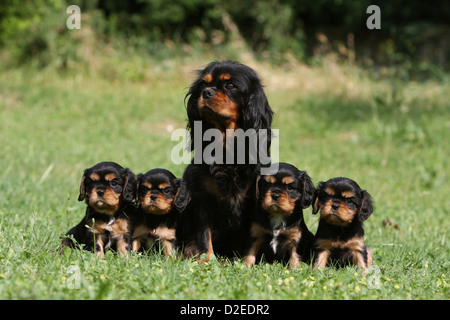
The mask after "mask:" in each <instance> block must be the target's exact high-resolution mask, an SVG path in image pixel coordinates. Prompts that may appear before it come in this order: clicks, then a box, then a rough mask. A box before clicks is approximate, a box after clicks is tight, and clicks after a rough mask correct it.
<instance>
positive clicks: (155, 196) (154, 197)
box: [150, 194, 158, 201]
mask: <svg viewBox="0 0 450 320" xmlns="http://www.w3.org/2000/svg"><path fill="white" fill-rule="evenodd" d="M150 199H151V200H153V201H155V200H156V199H158V196H157V195H156V194H152V195H150Z"/></svg>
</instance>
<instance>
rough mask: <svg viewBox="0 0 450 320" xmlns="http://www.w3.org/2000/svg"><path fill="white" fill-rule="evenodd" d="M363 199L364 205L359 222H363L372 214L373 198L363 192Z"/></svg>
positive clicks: (361, 208)
mask: <svg viewBox="0 0 450 320" xmlns="http://www.w3.org/2000/svg"><path fill="white" fill-rule="evenodd" d="M361 197H362V203H361V207H360V208H359V214H358V219H359V221H361V222H363V221H364V220H366V219H367V218H368V217H369V216H370V215H371V214H372V212H373V205H372V197H371V196H370V194H369V193H368V192H367V191H366V190H362V191H361Z"/></svg>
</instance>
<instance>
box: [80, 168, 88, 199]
mask: <svg viewBox="0 0 450 320" xmlns="http://www.w3.org/2000/svg"><path fill="white" fill-rule="evenodd" d="M86 172H87V170H84V173H83V177H81V182H80V194H79V195H78V201H83V200H84V198H85V197H86V186H85V184H84V180H85V179H86Z"/></svg>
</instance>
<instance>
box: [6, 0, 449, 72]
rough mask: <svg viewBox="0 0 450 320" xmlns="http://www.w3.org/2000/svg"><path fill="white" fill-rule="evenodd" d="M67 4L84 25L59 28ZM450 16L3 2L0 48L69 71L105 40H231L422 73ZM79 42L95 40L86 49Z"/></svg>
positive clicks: (130, 1) (440, 49)
mask: <svg viewBox="0 0 450 320" xmlns="http://www.w3.org/2000/svg"><path fill="white" fill-rule="evenodd" d="M71 4H76V5H78V6H79V7H80V8H81V13H82V29H83V27H84V28H85V29H87V28H88V29H89V30H83V31H82V32H78V33H77V32H72V31H71V30H68V29H67V28H66V20H67V18H68V17H69V14H67V13H66V8H67V6H69V5H71ZM371 4H376V5H378V6H379V7H380V9H381V26H382V29H381V30H368V29H367V27H366V20H367V18H368V17H369V14H367V13H366V9H367V7H368V6H369V5H371ZM449 21H450V3H449V2H446V1H431V2H430V1H427V2H424V1H407V0H390V1H382V0H359V1H344V0H302V1H297V0H267V1H258V0H247V1H242V0H228V1H220V0H127V1H110V0H70V1H69V0H67V1H58V0H3V1H2V2H1V3H0V45H1V46H2V47H3V49H4V50H3V51H2V55H3V56H5V55H6V57H7V58H10V59H11V61H13V62H14V63H17V64H22V63H24V62H28V61H30V62H32V63H36V64H38V65H43V66H45V65H48V64H49V63H52V64H56V65H57V66H58V67H61V68H70V66H71V64H73V63H76V62H77V61H80V60H83V59H86V54H87V55H88V56H89V54H90V55H91V56H93V55H94V52H93V51H95V50H101V49H102V48H104V46H108V44H111V43H114V46H117V45H118V43H120V44H121V45H122V46H123V47H124V48H129V47H130V46H131V47H135V48H140V49H142V50H143V51H144V52H147V53H148V54H150V55H152V56H158V55H162V56H164V55H165V54H166V53H167V52H168V51H167V50H169V51H170V50H171V49H173V50H175V51H176V50H179V48H180V47H183V46H184V47H185V49H186V46H190V48H199V49H200V50H203V49H205V48H213V50H214V48H221V46H224V45H227V44H228V43H230V42H233V41H236V40H238V41H243V42H244V43H245V44H246V46H247V47H246V48H247V49H248V50H250V51H251V52H252V53H253V54H256V55H260V56H262V57H263V58H269V59H270V60H271V61H272V62H274V63H280V62H283V61H285V60H286V59H291V58H296V59H301V60H303V61H306V62H308V61H309V62H311V61H314V60H312V59H316V58H317V57H320V56H323V55H327V54H336V55H337V56H339V57H340V58H343V59H346V60H348V61H349V62H351V63H354V62H356V63H360V64H363V65H369V66H381V65H388V66H392V65H394V66H395V65H402V66H404V67H405V68H407V69H411V71H413V70H415V71H414V72H416V71H417V70H418V71H417V73H418V74H420V73H421V72H424V74H425V76H426V75H427V74H430V73H435V72H439V70H441V69H444V70H448V69H449V64H448V62H447V61H448V60H449V59H448V58H449V57H448V55H449V49H450V48H449V47H450V26H449ZM86 42H93V43H91V44H90V46H88V49H89V48H90V49H89V50H90V51H89V50H88V49H86ZM81 44H84V45H85V46H84V47H83V45H81ZM80 46H81V47H83V48H84V49H83V48H80ZM86 51H89V52H86ZM183 52H184V54H186V52H189V50H187V51H186V50H184V51H183Z"/></svg>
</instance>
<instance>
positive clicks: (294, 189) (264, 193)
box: [257, 163, 315, 216]
mask: <svg viewBox="0 0 450 320" xmlns="http://www.w3.org/2000/svg"><path fill="white" fill-rule="evenodd" d="M314 190H315V189H314V185H313V183H312V181H311V178H310V177H309V176H308V175H307V173H306V172H305V171H300V170H298V169H297V168H296V167H294V166H292V165H290V164H287V163H279V169H278V172H277V173H276V174H274V175H265V176H260V177H259V179H258V188H257V196H258V203H261V207H262V209H264V211H266V212H268V213H269V214H271V215H273V216H288V215H290V214H291V213H293V212H294V209H295V207H296V206H300V207H301V208H302V209H305V208H307V207H309V206H310V205H311V203H312V199H313V196H314Z"/></svg>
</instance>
